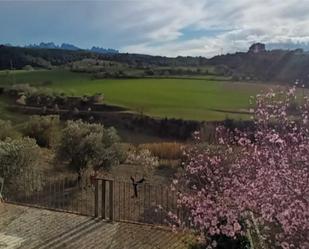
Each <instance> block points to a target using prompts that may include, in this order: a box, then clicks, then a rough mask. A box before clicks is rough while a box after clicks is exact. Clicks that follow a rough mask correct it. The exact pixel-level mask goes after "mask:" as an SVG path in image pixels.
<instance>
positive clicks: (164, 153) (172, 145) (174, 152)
mask: <svg viewBox="0 0 309 249" xmlns="http://www.w3.org/2000/svg"><path fill="white" fill-rule="evenodd" d="M139 147H140V148H142V149H147V150H149V151H150V152H151V153H152V154H153V155H154V156H157V157H159V158H160V159H168V160H178V159H181V158H182V156H183V149H184V144H181V143H176V142H163V143H147V144H141V145H140V146H139Z"/></svg>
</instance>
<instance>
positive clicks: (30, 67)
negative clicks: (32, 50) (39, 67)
mask: <svg viewBox="0 0 309 249" xmlns="http://www.w3.org/2000/svg"><path fill="white" fill-rule="evenodd" d="M23 69H24V70H27V71H33V70H34V69H33V67H32V66H31V65H26V66H24V67H23Z"/></svg>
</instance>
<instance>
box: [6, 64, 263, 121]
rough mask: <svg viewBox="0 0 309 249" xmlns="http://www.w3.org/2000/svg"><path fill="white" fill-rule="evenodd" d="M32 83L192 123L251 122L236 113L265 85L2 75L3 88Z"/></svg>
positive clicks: (56, 74)
mask: <svg viewBox="0 0 309 249" xmlns="http://www.w3.org/2000/svg"><path fill="white" fill-rule="evenodd" d="M13 83H29V84H31V85H36V86H43V85H44V86H45V87H48V88H52V89H55V90H59V91H62V92H65V93H67V94H69V95H75V96H80V95H85V94H94V93H98V92H100V93H104V95H105V101H106V102H107V103H110V104H115V105H119V106H124V107H128V108H129V109H130V110H132V111H136V112H143V113H144V114H148V115H151V116H155V117H169V118H183V119H190V120H222V119H225V118H226V117H229V118H236V119H239V118H243V119H244V118H248V116H247V115H244V114H238V113H234V112H238V111H243V110H245V109H247V108H248V107H249V101H248V100H249V97H250V96H251V95H255V94H256V93H258V92H260V91H261V90H263V89H265V87H266V86H265V85H262V84H261V85H259V84H246V83H233V82H228V81H215V80H209V79H149V78H146V79H100V80H93V79H91V75H89V74H82V73H72V72H68V71H64V70H62V71H61V70H57V71H56V70H55V71H32V72H31V71H30V72H26V71H22V72H15V73H14V72H10V73H7V72H3V71H2V72H0V84H13Z"/></svg>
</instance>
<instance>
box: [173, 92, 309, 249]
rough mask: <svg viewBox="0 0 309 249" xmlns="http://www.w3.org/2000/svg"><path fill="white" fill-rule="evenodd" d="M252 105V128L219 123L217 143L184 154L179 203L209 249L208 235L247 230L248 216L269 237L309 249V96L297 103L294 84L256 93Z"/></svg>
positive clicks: (232, 234)
mask: <svg viewBox="0 0 309 249" xmlns="http://www.w3.org/2000/svg"><path fill="white" fill-rule="evenodd" d="M254 106H255V107H254V109H252V110H251V112H252V118H253V122H254V130H253V131H252V130H251V131H245V130H237V129H236V130H233V131H232V130H227V129H225V128H223V127H218V128H217V139H218V144H217V145H215V146H206V147H203V148H202V147H201V146H200V145H199V144H198V143H197V144H196V146H194V148H191V149H190V151H187V152H186V153H187V155H188V158H189V160H188V162H187V163H186V164H185V172H184V174H183V175H182V176H180V177H179V178H178V179H176V180H175V181H174V183H175V184H176V185H178V188H180V186H181V191H180V192H179V195H178V205H179V206H180V207H182V208H184V209H185V210H187V212H188V217H187V218H188V220H187V222H186V225H187V224H188V222H189V223H190V226H193V227H194V228H195V229H196V230H197V231H199V232H200V234H201V235H202V236H203V237H204V238H205V239H206V242H207V243H208V245H210V246H212V247H215V246H216V241H213V240H212V241H211V239H210V238H214V237H216V236H219V235H220V236H221V235H223V236H228V237H231V238H236V236H238V235H243V234H244V232H245V230H246V229H247V224H248V223H247V222H248V221H250V220H251V219H250V216H249V213H251V214H253V215H254V216H255V217H256V220H257V222H258V224H259V225H260V226H261V228H262V234H263V236H266V238H265V240H266V242H267V241H268V242H269V241H271V243H272V245H277V246H281V247H282V248H284V249H288V248H302V249H307V248H309V240H308V238H309V236H308V234H309V205H308V202H309V177H308V171H309V124H308V118H309V112H308V111H309V101H308V99H307V98H306V97H302V98H301V99H297V100H296V89H295V88H292V89H290V90H289V91H288V92H283V91H282V92H279V93H275V92H273V91H270V92H269V93H267V94H261V95H258V96H257V97H256V98H255V105H254ZM178 221H179V220H178ZM181 225H185V223H182V224H181ZM267 236H268V237H267Z"/></svg>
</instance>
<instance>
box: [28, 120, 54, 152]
mask: <svg viewBox="0 0 309 249" xmlns="http://www.w3.org/2000/svg"><path fill="white" fill-rule="evenodd" d="M24 134H25V135H26V136H29V137H31V138H34V139H35V140H36V141H37V143H38V145H40V146H43V147H48V148H52V147H53V146H55V145H56V143H57V141H58V140H59V136H60V119H59V116H57V115H50V116H38V115H35V116H31V117H30V119H29V121H28V122H27V124H26V127H25V128H24Z"/></svg>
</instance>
